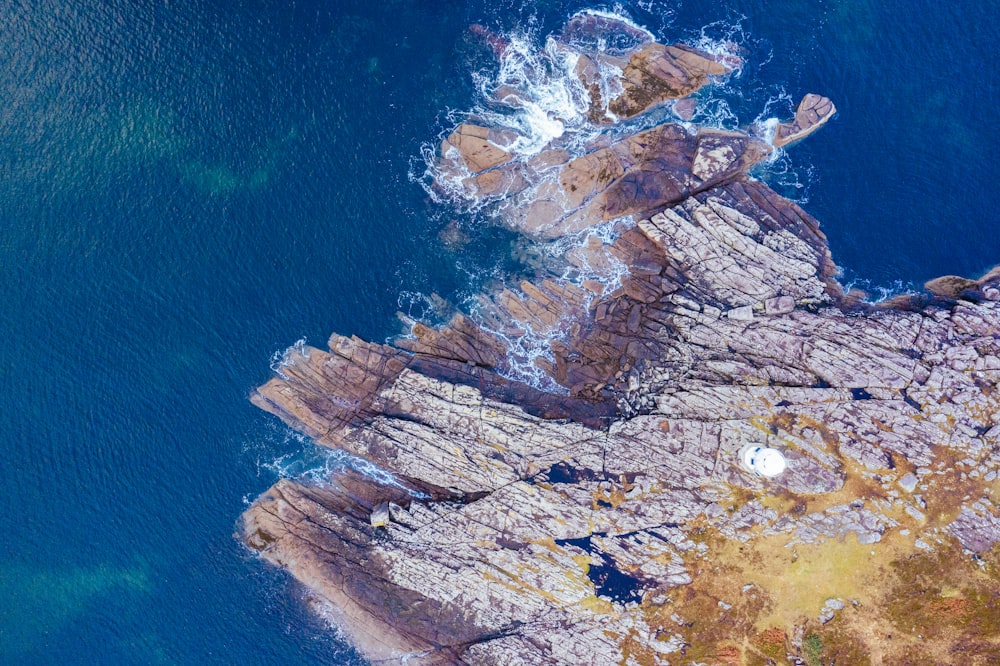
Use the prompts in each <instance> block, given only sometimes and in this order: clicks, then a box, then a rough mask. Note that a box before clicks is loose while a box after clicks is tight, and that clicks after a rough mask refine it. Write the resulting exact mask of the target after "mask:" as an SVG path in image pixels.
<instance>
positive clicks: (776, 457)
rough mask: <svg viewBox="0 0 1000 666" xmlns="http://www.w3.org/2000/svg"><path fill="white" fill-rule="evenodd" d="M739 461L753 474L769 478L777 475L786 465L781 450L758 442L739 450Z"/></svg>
mask: <svg viewBox="0 0 1000 666" xmlns="http://www.w3.org/2000/svg"><path fill="white" fill-rule="evenodd" d="M740 461H741V462H742V463H743V466H744V467H746V468H747V469H748V470H750V471H751V472H753V473H754V474H757V475H759V476H763V477H767V478H769V479H771V478H774V477H776V476H778V475H779V474H781V473H782V472H784V471H785V468H786V467H788V463H787V462H786V461H785V456H783V455H781V451H778V450H777V449H772V448H769V447H766V446H760V445H759V444H751V445H750V446H747V447H745V448H744V449H743V450H742V451H740Z"/></svg>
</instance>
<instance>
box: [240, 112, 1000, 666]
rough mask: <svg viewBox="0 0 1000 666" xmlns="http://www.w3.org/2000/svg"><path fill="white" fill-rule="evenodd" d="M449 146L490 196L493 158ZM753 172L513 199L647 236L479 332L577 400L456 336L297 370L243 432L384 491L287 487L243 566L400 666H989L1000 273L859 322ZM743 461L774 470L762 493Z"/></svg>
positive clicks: (943, 286) (660, 162)
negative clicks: (284, 428)
mask: <svg viewBox="0 0 1000 666" xmlns="http://www.w3.org/2000/svg"><path fill="white" fill-rule="evenodd" d="M810 108H812V107H810ZM831 108H832V105H831ZM800 109H801V107H800ZM814 111H815V109H814ZM815 112H816V114H817V117H819V116H820V115H822V114H820V113H819V111H815ZM831 113H832V112H831ZM828 116H829V114H827V117H828ZM807 125H808V126H809V127H814V126H816V125H817V123H812V124H811V125H809V123H803V124H800V125H799V127H800V130H801V131H806V130H802V128H806V127H807ZM457 134H458V135H459V137H457V138H456V140H455V141H452V140H451V139H449V141H448V144H449V145H450V146H454V147H455V148H456V149H458V150H459V151H460V152H462V154H463V158H462V159H466V158H465V157H464V155H465V154H466V153H468V155H470V157H469V158H468V160H469V163H470V164H472V163H474V164H476V165H477V166H482V165H490V166H485V167H484V168H486V169H489V168H495V167H498V166H501V165H502V160H503V156H502V155H501V154H500V152H496V151H495V150H494V148H495V146H492V144H490V141H489V135H488V132H486V133H485V134H484V131H483V130H482V129H469V128H468V127H466V128H465V129H462V130H461V131H459V132H457ZM794 134H795V132H792V133H790V134H788V136H794ZM454 136H455V135H453V137H454ZM470 137H471V138H470ZM463 146H464V147H465V148H462V147H463ZM763 150H764V149H763V148H761V144H759V142H756V141H754V140H753V139H751V138H749V137H747V136H744V135H740V134H735V133H720V132H715V131H703V132H701V133H699V134H698V135H695V136H692V135H689V134H687V133H686V132H685V131H684V130H682V129H681V128H678V127H675V126H671V125H665V126H661V127H657V128H654V129H653V130H649V131H647V132H644V133H641V134H638V135H635V136H633V137H630V138H627V139H624V140H622V141H620V142H618V143H615V144H613V145H611V146H609V147H606V148H603V149H600V150H595V151H594V152H592V153H590V154H588V155H585V156H583V157H578V158H576V159H568V160H567V159H564V157H565V156H562V155H553V156H552V157H553V159H551V160H548V159H547V160H545V161H544V164H545V166H544V168H546V169H554V170H557V173H558V183H556V182H555V181H548V183H549V185H548V187H549V188H550V189H548V190H544V191H543V192H542V193H543V194H544V193H546V192H547V193H548V196H549V199H548V200H547V201H549V202H550V204H551V206H550V207H549V208H545V207H544V206H543V205H542V204H539V203H538V202H537V201H535V200H533V199H531V198H530V197H526V198H525V200H524V201H523V202H521V203H522V204H523V208H522V209H521V210H522V212H521V213H520V217H515V218H513V219H514V222H515V223H514V226H517V227H518V228H521V229H524V230H525V231H527V232H530V233H533V234H537V235H543V236H555V235H561V234H565V233H568V232H569V231H573V230H578V229H583V228H585V227H586V226H587V225H588V224H590V223H592V222H593V221H597V220H605V219H611V218H613V217H616V216H620V215H625V214H635V215H636V216H637V217H638V218H640V221H639V222H638V223H637V224H636V225H635V226H634V227H632V228H630V229H627V230H625V231H624V232H623V233H621V234H620V235H619V236H618V237H617V239H616V240H615V241H614V242H613V244H611V245H610V247H607V248H605V247H604V246H602V245H601V243H600V242H599V240H598V241H597V242H594V241H590V242H588V244H587V245H586V246H585V247H584V248H581V249H580V251H578V252H577V254H576V255H575V257H576V260H577V261H585V262H588V263H590V262H594V263H598V262H599V260H598V259H596V258H593V256H592V255H594V254H595V253H601V252H604V251H605V250H606V252H607V253H608V255H610V257H611V258H613V259H614V260H615V261H618V262H621V263H622V264H624V266H625V267H626V268H627V274H626V275H625V277H624V278H623V279H622V281H621V285H620V287H616V288H613V289H612V288H607V289H605V288H603V286H602V285H600V284H597V285H595V284H593V283H589V284H584V285H582V286H577V285H575V284H569V283H565V282H561V281H556V280H541V281H539V282H538V283H530V282H525V283H523V284H522V285H521V287H520V289H519V291H517V292H515V291H504V292H502V293H500V294H498V295H496V296H495V297H494V298H493V299H492V301H491V303H492V305H491V306H490V307H489V308H488V311H487V312H486V314H484V315H483V316H484V317H488V318H489V320H490V321H491V323H492V327H493V330H502V332H503V333H504V334H505V335H507V336H511V335H515V334H516V333H517V332H518V331H522V332H523V331H527V330H529V329H530V330H531V331H534V332H535V333H537V334H539V335H547V336H549V337H550V338H551V340H552V342H551V358H550V359H547V360H543V361H540V362H539V363H538V365H539V368H540V370H542V371H544V372H545V373H546V376H547V377H548V378H549V379H550V380H551V382H553V383H554V384H555V385H557V386H558V387H560V388H559V390H551V391H545V390H541V389H538V388H534V387H532V386H528V385H526V384H524V383H521V382H518V381H515V380H512V379H509V378H508V377H507V375H509V370H510V368H508V367H507V364H508V363H509V357H508V350H507V348H506V347H505V345H504V343H503V341H502V340H501V338H500V337H499V336H498V335H495V334H493V333H489V332H487V331H486V330H484V329H483V328H482V327H480V326H478V325H477V324H476V323H474V322H473V321H472V320H471V319H469V318H467V317H464V316H461V315H459V316H456V317H455V318H453V319H452V321H451V322H450V324H449V325H448V326H445V327H442V328H440V329H432V328H429V327H425V326H422V325H417V326H415V327H414V330H413V336H412V338H411V339H407V340H404V341H401V342H400V344H399V348H394V347H390V346H386V345H379V344H373V343H367V342H364V341H361V340H358V339H356V338H345V337H341V336H336V335H335V336H333V337H332V338H331V340H330V344H329V351H321V350H318V349H303V350H300V351H295V352H292V353H290V354H289V355H288V356H287V358H286V359H285V363H284V364H283V366H282V368H281V374H280V375H279V376H277V377H275V378H274V379H272V380H271V381H269V382H268V383H267V384H265V385H264V386H262V387H261V388H260V389H258V391H257V392H256V393H255V394H254V396H253V397H252V400H253V402H254V404H256V405H258V406H259V407H261V408H263V409H265V410H267V411H269V412H271V413H272V414H275V415H277V416H278V417H280V418H281V419H282V420H284V421H285V422H286V423H288V424H289V425H290V426H291V427H293V428H296V429H298V430H300V431H302V432H305V433H307V434H308V435H309V436H310V437H312V438H313V439H314V440H315V442H316V443H317V444H318V445H321V446H328V447H337V448H343V449H345V450H346V451H348V452H350V453H352V454H354V455H356V456H360V457H361V458H364V459H366V460H368V461H371V462H372V463H375V464H376V465H378V466H379V467H381V468H382V469H384V470H388V471H389V472H392V473H393V474H394V475H395V482H393V483H390V482H389V481H388V480H387V479H382V480H378V479H375V478H372V477H368V476H364V475H360V474H358V473H356V472H352V471H350V470H345V471H342V472H338V473H335V474H334V476H333V478H331V479H330V480H329V483H326V484H305V483H300V482H294V481H289V480H283V481H281V482H279V483H278V484H276V485H275V486H274V487H273V488H272V489H271V490H269V491H268V492H267V493H265V494H264V495H263V496H261V497H260V498H259V499H258V500H257V501H256V502H255V503H254V504H253V506H252V507H251V508H250V509H249V510H248V511H247V512H246V514H245V515H244V518H243V523H242V533H243V537H244V539H245V540H246V542H247V544H248V545H249V546H250V547H251V548H253V549H255V550H257V551H259V552H260V554H261V556H262V557H263V558H264V559H266V560H268V561H270V562H273V563H275V564H277V565H279V566H282V567H285V568H287V569H288V570H289V571H290V572H291V573H292V574H293V575H294V576H295V577H296V578H297V579H298V580H300V581H302V583H304V584H305V585H307V586H308V587H309V588H310V589H311V590H312V592H313V594H314V595H315V596H316V597H318V598H320V599H322V600H325V601H326V602H328V603H329V604H330V605H331V606H332V607H333V608H334V609H335V612H334V617H335V620H336V621H337V623H338V624H339V625H340V626H342V627H343V628H344V629H345V631H346V632H347V634H348V635H349V636H350V637H351V638H352V640H353V641H354V642H355V643H356V644H357V645H358V646H359V647H360V648H361V649H362V650H363V651H364V652H365V653H366V654H367V655H369V656H370V657H372V658H373V659H380V660H381V659H387V660H390V661H391V662H393V663H403V662H405V663H409V664H553V665H555V664H566V665H570V664H581V663H588V664H622V663H624V664H633V663H651V664H666V663H768V660H771V661H773V662H775V663H791V662H793V661H794V660H795V659H801V660H803V661H805V660H806V659H807V658H808V659H814V660H815V659H820V658H821V657H822V659H825V660H828V661H829V660H834V661H836V662H837V663H859V661H858V659H860V658H862V657H865V656H867V655H869V654H878V655H880V657H879V658H881V659H882V660H883V661H884V662H885V663H907V662H908V660H911V657H912V655H914V654H920V655H921V656H922V657H924V658H926V659H928V660H930V661H931V662H937V663H948V662H950V661H953V660H954V658H955V655H956V654H962V655H963V660H964V656H965V655H967V654H968V649H971V650H973V653H972V655H971V657H972V658H970V659H968V660H965V661H968V663H978V662H977V661H976V660H980V661H981V663H990V662H989V660H990V659H991V658H993V657H995V656H996V655H998V654H1000V638H998V637H1000V631H997V629H998V627H997V624H998V623H997V622H996V621H995V619H990V618H996V617H1000V615H998V613H1000V602H997V599H1000V574H998V571H1000V550H998V546H997V544H1000V499H998V498H997V494H998V493H1000V485H998V481H997V479H998V475H1000V454H998V451H1000V391H998V390H997V388H996V387H997V385H998V383H1000V335H998V331H1000V270H994V271H992V272H990V273H989V274H987V275H986V276H983V277H982V278H981V279H979V280H975V281H967V280H962V279H960V278H946V279H942V280H939V281H932V283H929V285H928V289H929V290H930V291H931V292H932V293H931V295H925V296H920V297H908V298H907V299H905V300H901V301H898V302H895V303H891V304H889V305H883V306H880V307H876V306H871V305H867V304H865V303H864V302H863V301H859V300H857V299H855V298H854V297H853V296H852V295H845V294H843V292H842V290H841V288H840V286H839V285H838V284H837V283H836V282H835V280H834V278H833V276H834V274H835V270H836V269H835V266H834V265H833V262H832V260H831V258H830V252H829V248H828V246H827V243H826V238H825V236H824V235H823V233H822V232H821V231H820V229H819V225H818V223H817V222H816V220H814V219H813V218H812V217H810V216H809V215H808V214H807V213H806V212H805V211H803V210H802V209H801V208H800V207H799V206H797V205H796V204H794V203H792V202H790V201H787V200H785V199H783V198H781V197H780V196H778V195H777V194H776V193H774V192H773V191H771V190H770V189H769V188H768V187H767V186H765V185H763V184H761V183H758V182H755V181H753V180H751V179H749V178H748V177H747V176H746V174H745V170H746V168H747V167H748V166H749V165H751V164H753V163H754V161H756V160H757V159H759V158H760V156H761V155H762V154H763V152H762V151H763ZM501 152H502V151H501ZM524 192H527V190H524ZM533 195H534V194H533ZM546 205H548V204H546ZM608 261H610V259H608ZM749 443H757V444H767V445H768V446H770V447H773V448H777V449H779V450H781V451H782V453H783V455H784V456H785V458H786V460H787V463H788V468H787V470H786V471H785V472H784V473H783V474H782V475H781V476H779V477H776V478H774V479H769V480H766V479H764V478H761V477H758V476H755V475H754V474H752V473H751V472H750V471H749V470H748V469H746V468H744V467H743V466H742V465H741V464H740V456H739V452H740V450H741V448H742V447H743V446H745V445H746V444H749ZM973 553H975V554H976V558H977V559H976V560H975V561H974V560H973V559H972V554H973ZM942 562H948V567H947V573H945V574H942V573H940V570H941V567H942ZM935 567H937V568H935ZM914 590H918V591H919V595H918V596H914V594H913V591H914ZM941 600H945V601H946V602H947V603H945V601H941ZM952 600H955V601H952ZM973 619H975V621H973ZM940 626H944V627H947V628H948V630H947V631H944V630H940V629H935V627H940ZM917 627H920V629H919V631H918V629H917ZM918 633H919V638H918ZM886 634H891V635H892V639H891V641H890V640H889V639H887V638H886V637H885V635H886ZM967 646H974V647H972V648H967ZM963 650H965V652H963ZM859 655H861V656H860V657H859ZM991 655H992V656H991Z"/></svg>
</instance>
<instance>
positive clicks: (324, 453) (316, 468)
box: [258, 429, 426, 497]
mask: <svg viewBox="0 0 1000 666" xmlns="http://www.w3.org/2000/svg"><path fill="white" fill-rule="evenodd" d="M283 440H284V444H283V448H288V446H289V444H294V446H293V448H291V450H289V451H287V452H286V453H283V454H281V455H278V456H276V457H272V458H269V459H267V460H261V461H259V462H258V468H259V469H260V470H262V471H266V472H268V473H269V474H271V475H273V476H275V477H277V478H279V479H293V480H296V481H300V482H306V483H311V484H316V485H325V484H328V483H329V482H330V479H331V478H333V477H334V475H336V474H337V473H338V472H342V471H343V470H345V469H352V470H354V471H355V472H359V473H361V474H363V475H364V476H366V477H368V478H369V479H372V480H373V481H376V482H378V483H381V484H382V485H385V486H394V487H396V488H401V489H403V490H406V491H407V492H409V493H411V494H412V495H414V496H415V497H426V495H423V494H422V493H416V492H413V491H412V490H411V489H409V488H407V487H406V486H405V485H403V484H402V483H400V482H399V479H397V478H396V476H395V475H394V474H392V473H391V472H389V471H386V470H384V469H382V468H381V467H379V466H378V465H375V464H374V463H372V462H370V461H368V460H365V459H364V458H360V457H358V456H355V455H353V454H351V453H348V452H347V451H344V450H343V449H330V448H327V447H325V446H319V445H317V444H316V443H315V442H313V441H312V439H310V438H309V437H307V436H305V435H302V434H300V433H297V432H294V431H292V430H288V429H285V432H284V437H283Z"/></svg>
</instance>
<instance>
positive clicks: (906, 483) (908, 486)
mask: <svg viewBox="0 0 1000 666" xmlns="http://www.w3.org/2000/svg"><path fill="white" fill-rule="evenodd" d="M919 481H920V479H918V478H917V476H916V475H915V474H906V475H905V476H903V478H901V479H900V480H899V487H900V488H902V489H903V490H905V491H906V492H908V493H912V492H913V491H914V490H916V489H917V483H918V482H919Z"/></svg>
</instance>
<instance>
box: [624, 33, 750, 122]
mask: <svg viewBox="0 0 1000 666" xmlns="http://www.w3.org/2000/svg"><path fill="white" fill-rule="evenodd" d="M730 71H731V70H730V69H729V68H728V67H726V66H725V65H723V64H722V63H719V62H716V61H715V60H713V59H712V57H711V56H710V55H709V54H707V53H705V52H703V51H699V50H698V49H695V48H692V47H690V46H685V45H684V44H675V45H673V46H664V45H663V44H656V43H653V44H649V45H648V46H646V47H644V48H643V49H641V50H640V51H639V52H637V53H635V54H633V55H632V57H630V58H629V60H628V64H626V65H625V67H624V69H623V71H622V82H621V84H622V92H621V94H620V95H618V97H616V98H614V99H613V100H611V101H610V102H609V103H608V110H609V111H611V113H613V114H615V115H616V116H618V117H619V118H622V119H625V118H632V117H634V116H637V115H639V114H640V113H642V112H643V111H646V110H647V109H649V108H650V107H652V106H655V105H657V104H662V103H663V102H665V101H667V100H671V99H680V98H681V97H687V96H688V95H690V94H691V93H693V92H695V91H696V90H698V89H699V88H701V87H702V86H703V85H705V84H706V83H707V82H708V77H709V76H713V75H714V76H720V75H722V74H728V73H729V72H730Z"/></svg>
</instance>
